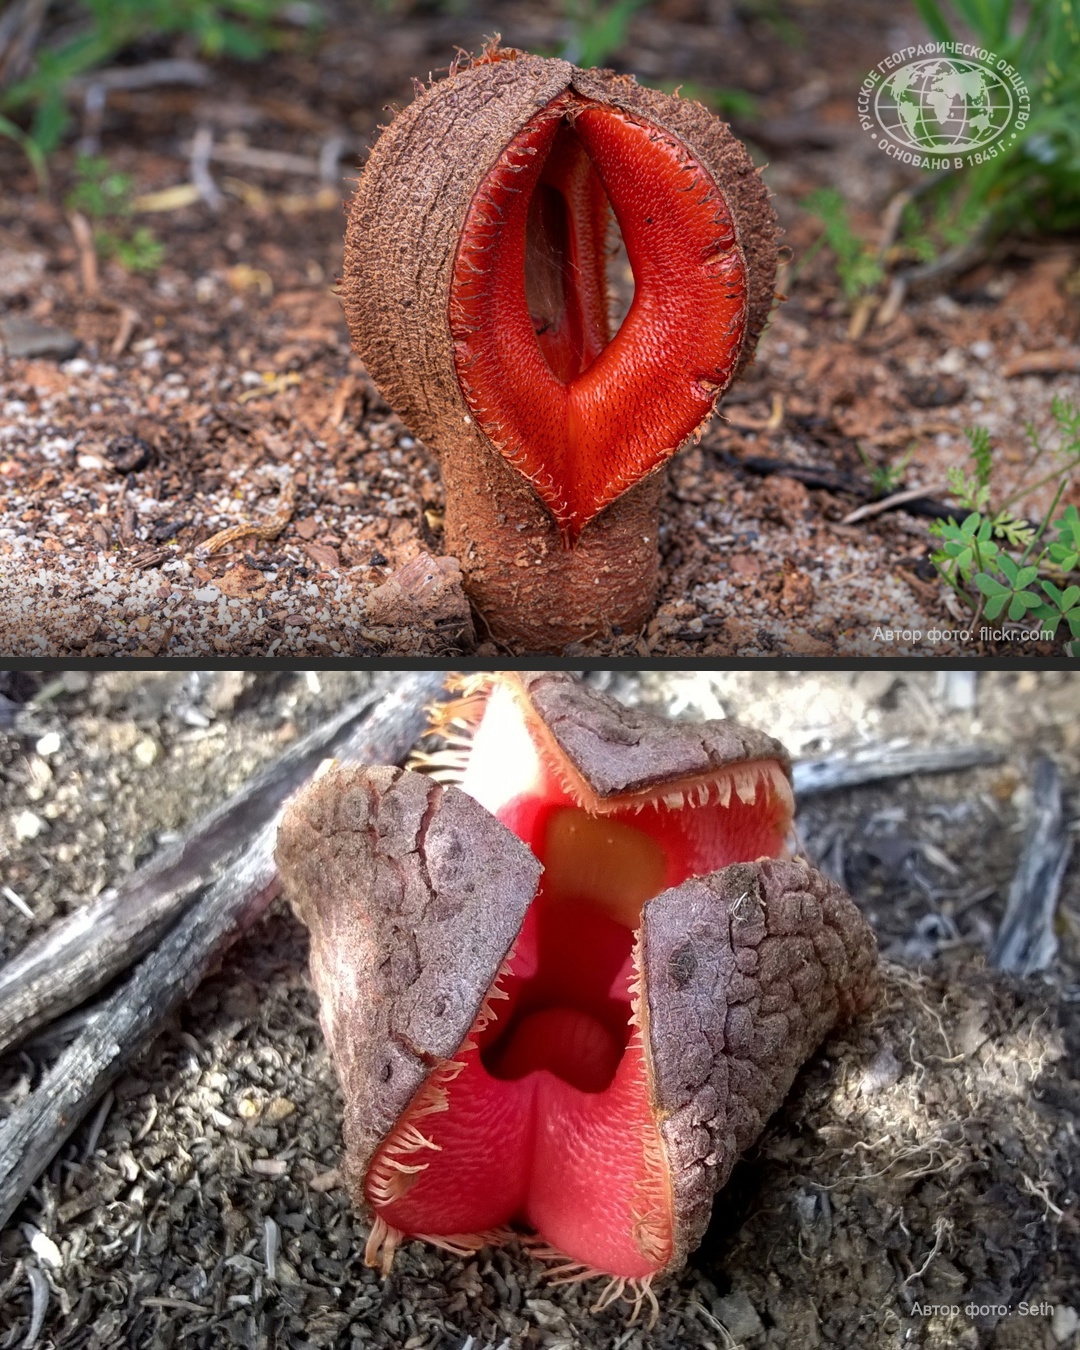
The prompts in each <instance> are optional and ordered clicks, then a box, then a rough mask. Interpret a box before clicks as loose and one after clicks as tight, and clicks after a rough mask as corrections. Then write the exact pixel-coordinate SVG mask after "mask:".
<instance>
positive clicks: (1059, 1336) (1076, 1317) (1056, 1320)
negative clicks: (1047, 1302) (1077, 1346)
mask: <svg viewBox="0 0 1080 1350" xmlns="http://www.w3.org/2000/svg"><path fill="white" fill-rule="evenodd" d="M1078 1330H1080V1313H1077V1311H1076V1309H1075V1308H1073V1307H1071V1306H1070V1305H1069V1304H1068V1303H1061V1304H1059V1305H1058V1306H1057V1307H1056V1308H1055V1309H1054V1317H1053V1321H1052V1322H1051V1323H1050V1334H1051V1336H1053V1338H1054V1340H1055V1341H1057V1343H1058V1345H1066V1344H1067V1343H1068V1342H1069V1341H1070V1340H1071V1339H1072V1337H1073V1336H1075V1335H1076V1333H1077V1331H1078Z"/></svg>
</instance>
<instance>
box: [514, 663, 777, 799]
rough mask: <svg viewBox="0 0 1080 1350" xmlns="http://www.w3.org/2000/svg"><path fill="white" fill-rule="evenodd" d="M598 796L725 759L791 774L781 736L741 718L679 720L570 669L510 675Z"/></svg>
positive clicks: (685, 774)
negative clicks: (767, 764)
mask: <svg viewBox="0 0 1080 1350" xmlns="http://www.w3.org/2000/svg"><path fill="white" fill-rule="evenodd" d="M511 679H512V680H515V681H517V682H519V683H520V685H521V687H522V688H523V689H524V691H525V693H526V695H527V696H528V699H529V702H530V703H531V704H532V707H533V709H534V710H535V712H536V714H537V716H538V717H539V718H540V720H541V721H542V722H543V723H544V725H545V726H546V727H547V729H548V730H549V731H550V732H551V734H552V736H553V737H554V738H555V741H556V743H557V744H558V746H559V749H560V750H561V751H562V752H563V754H565V755H566V757H567V759H569V760H570V762H571V763H572V764H573V766H574V767H575V768H576V769H577V771H578V772H579V773H580V774H581V776H582V777H583V778H584V779H585V781H586V782H587V783H588V784H589V786H590V787H591V788H592V789H593V791H594V792H595V793H596V794H597V796H599V797H615V796H619V795H620V794H621V793H624V792H638V791H641V790H642V789H646V788H650V787H653V786H662V785H663V784H665V783H674V782H677V781H678V780H679V779H683V778H696V777H699V776H700V775H702V774H708V773H710V772H712V771H713V770H715V769H719V768H722V767H723V766H724V765H726V764H739V763H743V762H745V761H747V760H755V759H774V760H776V762H777V763H778V764H779V765H780V767H781V768H782V769H783V771H784V773H785V774H787V776H788V777H789V778H790V777H791V761H790V760H789V758H788V754H787V751H786V750H785V749H784V747H783V746H782V745H781V744H780V742H779V741H776V740H773V738H772V737H771V736H766V735H765V733H764V732H763V731H755V730H754V729H753V728H752V727H744V726H740V725H739V723H738V722H731V721H726V720H725V721H711V722H672V721H670V720H669V719H668V718H666V717H658V716H656V715H655V714H653V713H648V712H644V711H643V710H641V709H639V708H627V707H626V706H625V705H624V704H622V703H619V702H618V701H617V700H616V699H613V698H609V697H608V695H607V694H602V693H600V692H599V691H598V690H596V689H590V688H589V686H588V685H586V684H582V683H581V681H580V680H577V679H575V678H574V676H572V675H570V674H568V673H562V672H554V671H551V672H549V671H541V672H533V673H526V674H523V675H519V676H513V677H511Z"/></svg>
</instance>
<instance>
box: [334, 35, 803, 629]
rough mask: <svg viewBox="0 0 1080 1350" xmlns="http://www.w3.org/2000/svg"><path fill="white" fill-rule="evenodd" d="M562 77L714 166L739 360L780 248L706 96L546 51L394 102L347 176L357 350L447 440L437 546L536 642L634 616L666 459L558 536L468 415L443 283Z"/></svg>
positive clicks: (428, 437) (405, 410)
mask: <svg viewBox="0 0 1080 1350" xmlns="http://www.w3.org/2000/svg"><path fill="white" fill-rule="evenodd" d="M570 87H572V88H574V89H575V90H577V91H578V92H580V93H581V94H583V95H584V96H585V97H588V98H592V99H596V100H598V101H600V102H604V103H611V104H614V105H615V106H617V107H620V108H623V109H625V110H626V111H628V112H631V113H636V114H637V115H639V116H642V117H646V118H649V119H651V120H653V121H655V122H656V123H657V124H659V125H660V126H662V127H665V128H666V129H668V130H670V131H671V132H672V133H674V134H675V135H676V136H678V137H679V138H680V139H681V140H682V141H683V142H684V143H685V144H686V145H687V147H688V148H689V149H690V150H691V152H692V153H693V154H694V155H696V156H697V157H698V158H699V159H700V160H701V162H702V163H703V164H704V165H705V166H706V167H707V168H708V169H709V170H710V172H711V173H712V175H713V177H714V179H715V180H716V182H717V184H718V186H719V187H720V189H721V191H722V192H723V193H724V195H725V197H726V198H727V200H728V204H729V206H730V208H731V210H732V214H733V216H734V219H735V224H736V232H737V234H738V237H739V244H740V247H741V248H742V250H743V253H744V256H745V257H746V261H747V264H748V267H749V270H750V273H751V277H750V314H749V322H748V329H747V337H746V341H745V344H744V348H743V354H742V357H741V363H745V361H747V360H748V359H749V358H750V356H751V354H752V352H753V348H754V345H755V342H756V339H757V335H758V334H759V333H760V331H761V328H762V327H763V325H764V323H765V320H766V318H767V316H768V312H769V308H770V305H771V303H772V297H773V285H774V281H775V273H776V251H777V229H776V217H775V214H774V213H773V211H772V208H771V207H770V206H769V203H768V194H767V192H766V190H765V187H764V185H763V184H762V182H761V180H760V178H759V176H758V174H757V171H756V170H755V169H754V168H753V165H752V164H751V161H750V158H749V156H748V155H747V153H746V150H745V148H744V147H743V146H742V145H741V143H740V142H739V141H738V140H737V139H736V138H735V137H734V136H733V135H732V134H731V131H730V129H729V128H728V127H727V126H726V125H724V124H723V123H720V122H719V121H718V120H717V119H716V118H715V117H714V116H713V115H712V114H711V113H709V112H708V111H707V110H706V109H704V108H702V107H701V106H700V105H699V104H695V103H690V102H687V101H685V100H682V99H677V98H674V97H672V96H671V95H668V94H662V93H659V92H657V91H656V90H652V89H644V88H639V87H638V86H637V85H636V84H635V83H634V81H633V80H632V79H630V78H629V77H626V76H615V75H613V74H612V73H611V72H605V71H581V70H577V69H576V68H575V67H573V66H571V65H570V64H569V63H568V62H566V61H560V60H556V59H546V58H542V57H535V56H527V55H518V56H517V57H516V58H515V59H507V60H499V61H494V62H489V63H482V64H477V65H473V66H468V67H466V68H464V69H462V70H459V71H457V72H455V73H453V74H451V75H450V76H449V78H447V79H446V80H443V81H440V82H439V83H437V84H434V85H432V86H430V87H429V88H428V89H426V90H424V92H423V93H422V94H421V95H420V96H419V97H418V98H417V99H416V101H415V102H413V103H412V104H410V105H409V107H408V108H406V109H405V110H404V111H403V112H401V113H399V114H398V116H397V117H395V118H394V120H393V122H392V123H391V124H390V126H389V127H388V128H387V129H386V130H385V131H384V133H383V134H382V136H381V137H380V138H379V140H378V141H377V142H376V144H375V147H374V149H373V150H372V152H371V156H370V158H369V159H368V162H367V165H366V167H365V169H364V172H363V174H362V176H361V178H360V182H359V185H358V187H357V192H356V196H355V198H354V200H353V203H352V207H351V210H350V213H349V223H348V229H347V232H346V237H345V269H344V277H343V283H342V301H343V304H344V308H345V314H346V317H347V319H348V322H349V329H350V333H351V335H352V341H353V346H354V348H355V350H356V352H357V353H358V354H359V356H360V358H361V359H362V360H363V362H364V364H365V365H366V366H367V368H368V371H369V372H370V374H371V376H372V378H373V379H374V380H375V382H376V384H377V385H378V386H379V388H380V390H381V391H382V393H383V395H384V396H385V398H386V400H387V402H388V403H390V405H391V406H392V407H393V408H394V409H395V410H396V411H397V412H398V413H399V414H400V416H401V417H402V418H403V419H404V421H405V422H406V423H407V424H408V425H409V427H410V428H411V429H412V430H413V431H415V432H416V433H417V435H419V436H420V438H421V439H422V440H423V441H425V442H426V443H427V444H428V445H429V446H430V447H431V448H432V449H434V450H436V451H437V452H438V454H439V458H440V461H441V465H442V474H443V481H444V484H445V487H446V519H445V532H446V533H445V538H446V549H447V552H449V553H451V554H454V555H455V556H456V557H457V558H458V560H459V561H460V563H461V567H462V572H463V574H464V577H465V587H466V591H467V592H468V594H469V596H470V598H471V599H472V601H473V603H474V604H475V605H476V607H477V609H478V610H479V612H480V614H481V615H482V616H483V618H484V620H485V622H486V623H487V625H488V628H489V630H490V632H491V633H492V635H493V636H495V637H498V638H501V639H504V640H506V641H508V642H511V643H513V644H514V645H515V647H517V648H518V649H521V650H524V651H538V652H548V651H553V650H560V649H561V648H562V647H563V646H565V645H566V644H567V643H568V642H572V641H575V640H578V639H583V638H586V637H588V636H590V635H592V634H596V633H601V632H604V631H605V630H606V629H608V628H609V627H610V626H611V625H613V624H617V625H619V626H621V627H622V628H623V629H624V630H627V631H632V630H633V629H636V628H639V627H640V626H641V625H642V624H643V623H644V622H645V620H646V619H647V617H648V615H649V613H650V611H651V610H652V607H653V604H654V601H655V595H656V586H657V578H658V568H659V559H658V552H657V541H656V536H657V526H658V512H659V500H660V493H661V491H662V489H663V474H662V472H660V473H654V474H652V475H651V476H650V477H648V478H646V479H643V480H642V481H641V482H640V483H638V484H637V485H636V486H635V487H633V488H631V489H630V490H629V491H628V492H626V493H624V494H623V496H622V497H620V498H619V499H618V500H617V501H615V502H614V503H613V504H612V506H610V507H609V508H607V510H605V511H604V512H602V513H601V514H600V516H598V517H597V518H596V520H594V521H593V522H592V523H591V524H589V525H588V526H586V528H585V531H584V532H583V534H582V536H581V539H580V541H579V543H578V545H577V547H576V548H575V549H574V550H573V551H567V550H566V549H564V548H563V547H562V545H561V542H560V538H559V531H558V528H557V527H556V525H555V522H554V520H553V519H552V517H551V516H550V515H549V513H548V511H547V510H546V509H545V507H544V506H543V504H542V503H541V501H540V499H539V498H538V497H537V495H536V493H535V492H534V491H533V489H532V487H531V485H530V484H529V482H528V481H527V480H526V479H525V478H523V477H522V476H521V474H519V473H517V472H516V470H514V469H513V468H511V466H510V465H509V464H507V462H506V461H505V460H504V459H503V457H502V455H500V454H499V453H498V451H497V450H495V449H494V447H493V446H492V445H491V443H490V441H488V439H487V437H486V436H485V435H484V434H483V432H481V431H480V430H479V428H478V427H477V426H476V425H475V423H474V421H473V419H472V416H471V414H470V412H469V409H468V407H467V406H466V403H465V400H464V398H463V397H462V393H461V389H460V387H459V384H458V378H457V373H456V370H455V367H454V353H453V345H452V341H451V336H450V326H449V317H448V306H449V297H450V285H451V280H452V276H453V271H454V262H455V256H456V249H457V245H458V241H459V239H460V237H461V233H462V229H463V227H464V223H465V217H466V213H467V211H468V208H469V205H470V203H471V201H472V198H473V194H474V193H475V191H476V189H477V187H478V186H479V185H480V183H481V182H482V180H483V179H484V177H485V176H486V175H487V173H488V172H489V171H490V169H491V168H492V166H493V165H494V163H495V161H496V160H497V159H498V158H499V156H500V154H501V153H502V151H503V150H504V149H505V147H506V146H507V145H508V144H509V143H510V142H511V141H512V140H513V138H514V136H515V135H516V134H517V132H518V131H520V129H521V128H522V127H523V126H524V124H525V123H526V122H527V121H528V120H529V119H530V118H531V117H532V116H533V115H534V114H535V113H537V112H538V111H539V110H540V109H541V108H543V107H544V106H545V105H546V104H548V103H550V102H551V100H552V99H553V98H555V97H556V96H557V95H558V94H560V93H562V92H563V91H564V90H566V89H567V88H570ZM675 448H676V447H672V449H673V450H674V449H675Z"/></svg>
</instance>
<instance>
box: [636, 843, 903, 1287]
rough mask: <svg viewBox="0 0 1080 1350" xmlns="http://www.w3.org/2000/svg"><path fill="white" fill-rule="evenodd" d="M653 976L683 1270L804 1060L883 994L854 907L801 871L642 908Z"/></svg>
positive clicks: (656, 1063)
mask: <svg viewBox="0 0 1080 1350" xmlns="http://www.w3.org/2000/svg"><path fill="white" fill-rule="evenodd" d="M642 965H643V968H644V971H645V979H644V988H645V993H646V996H647V1000H648V1027H649V1041H650V1049H651V1054H652V1065H653V1072H654V1075H655V1091H656V1099H657V1104H658V1107H659V1109H660V1111H661V1112H662V1124H661V1133H662V1135H663V1138H664V1143H665V1146H666V1149H667V1155H668V1163H669V1166H670V1169H671V1177H672V1183H673V1200H674V1211H675V1222H674V1232H675V1235H676V1244H677V1250H676V1251H675V1253H674V1254H673V1264H674V1265H680V1264H681V1263H682V1260H683V1259H684V1258H685V1256H686V1254H687V1252H689V1251H691V1250H693V1248H694V1247H696V1246H697V1244H698V1243H699V1242H700V1240H701V1237H702V1235H703V1234H704V1232H705V1229H706V1227H707V1225H708V1222H709V1215H710V1213H711V1210H712V1202H713V1196H714V1195H715V1194H716V1193H717V1192H718V1191H719V1190H720V1189H721V1188H722V1187H723V1186H724V1185H725V1184H726V1182H727V1180H728V1177H729V1176H730V1174H731V1169H732V1167H733V1166H734V1165H735V1162H736V1160H737V1159H738V1157H739V1154H740V1153H742V1152H743V1151H744V1150H745V1149H746V1148H748V1147H749V1146H750V1144H751V1143H753V1141H754V1140H755V1139H756V1138H757V1136H758V1135H759V1134H760V1133H761V1130H762V1129H763V1127H764V1125H765V1122H766V1120H768V1118H769V1116H770V1115H772V1113H773V1112H774V1111H775V1110H777V1108H778V1107H779V1106H780V1104H781V1102H782V1101H783V1100H784V1097H785V1096H786V1095H787V1093H788V1091H789V1089H790V1087H791V1084H792V1083H793V1082H794V1079H795V1075H796V1074H797V1073H798V1071H799V1069H800V1068H801V1066H802V1065H803V1063H804V1062H805V1061H806V1060H807V1059H808V1058H809V1057H810V1056H811V1055H812V1054H813V1052H814V1050H815V1049H816V1048H817V1046H818V1045H819V1044H820V1043H821V1041H822V1040H824V1038H825V1037H826V1036H827V1035H828V1033H829V1032H830V1031H831V1030H832V1028H833V1027H834V1026H835V1025H836V1024H837V1023H838V1022H839V1021H842V1020H846V1019H848V1018H850V1017H853V1016H855V1015H856V1014H857V1013H859V1012H862V1011H864V1010H865V1009H867V1008H869V1007H870V1006H871V1004H872V1003H873V1001H874V998H875V997H876V993H877V952H876V948H875V943H874V938H873V934H872V933H871V931H870V929H869V927H868V926H867V924H866V921H865V920H864V919H863V917H862V915H861V914H860V913H859V911H858V909H857V908H856V906H855V905H854V903H853V902H852V900H851V899H850V897H849V896H847V895H846V894H845V893H844V891H842V890H841V889H840V887H839V886H837V885H836V884H835V883H834V882H832V881H830V880H829V879H828V878H827V877H825V876H823V875H822V874H821V873H820V872H817V871H815V870H814V869H813V868H811V867H808V866H807V865H806V864H805V863H803V862H800V861H798V860H789V859H762V860H760V861H758V862H754V863H733V864H732V865H731V866H729V867H725V868H723V869H722V870H721V871H719V872H714V873H713V874H712V875H711V876H708V877H700V878H694V879H692V880H689V881H684V882H683V883H682V885H681V886H676V887H674V888H673V889H671V890H669V891H665V892H664V893H663V894H662V895H658V896H657V897H656V898H655V899H653V900H650V901H649V902H648V903H647V904H646V905H645V907H644V911H643V935H642Z"/></svg>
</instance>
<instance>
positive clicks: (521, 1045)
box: [366, 685, 792, 1279]
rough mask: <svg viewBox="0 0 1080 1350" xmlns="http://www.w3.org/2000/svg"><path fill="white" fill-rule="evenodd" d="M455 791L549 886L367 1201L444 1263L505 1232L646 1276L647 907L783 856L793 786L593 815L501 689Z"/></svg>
mask: <svg viewBox="0 0 1080 1350" xmlns="http://www.w3.org/2000/svg"><path fill="white" fill-rule="evenodd" d="M462 787H463V788H464V790H465V791H467V792H470V793H471V794H472V795H473V796H474V797H476V798H477V799H478V800H479V801H480V802H481V804H482V805H484V806H486V807H487V808H488V809H489V810H490V811H492V812H493V813H494V814H495V815H496V816H498V818H499V819H500V820H501V821H502V822H503V823H504V824H505V825H507V826H508V827H509V828H510V829H511V830H513V831H514V832H515V833H516V834H517V835H518V836H519V837H520V838H521V839H523V840H524V841H525V842H526V843H527V844H528V845H529V847H530V848H531V849H532V850H533V852H534V853H535V854H536V856H537V857H538V858H539V859H540V861H541V862H542V863H543V864H544V868H545V871H544V873H543V876H542V879H541V885H540V889H539V890H538V892H537V895H536V898H535V900H534V901H533V903H532V906H531V907H530V909H529V912H528V914H527V916H526V919H525V923H524V925H523V928H522V931H521V933H520V935H519V937H518V940H517V942H516V943H515V945H514V948H513V950H512V952H511V953H510V955H509V956H508V958H507V960H506V961H505V962H504V963H503V967H502V969H501V971H500V973H499V975H498V977H497V978H496V980H495V983H494V985H493V986H492V988H491V989H490V990H489V992H488V995H487V998H486V1000H485V1002H484V1005H483V1007H482V1009H481V1011H480V1014H479V1016H478V1017H477V1019H476V1021H475V1022H474V1024H473V1027H472V1028H471V1030H470V1032H469V1035H468V1037H467V1038H466V1040H465V1041H464V1042H463V1044H462V1045H461V1047H460V1048H459V1050H458V1052H457V1053H456V1054H455V1055H454V1057H453V1058H452V1059H450V1060H447V1061H443V1062H442V1063H440V1064H438V1065H435V1066H433V1071H432V1073H431V1075H430V1077H429V1078H428V1080H427V1081H426V1082H425V1084H424V1086H423V1087H422V1088H421V1089H420V1091H419V1092H418V1093H417V1095H416V1097H415V1098H414V1099H413V1101H412V1103H411V1104H410V1105H409V1107H408V1109H407V1110H406V1111H405V1113H404V1114H403V1115H402V1117H401V1118H400V1119H399V1120H398V1122H397V1123H396V1125H395V1127H394V1129H393V1131H392V1132H391V1134H390V1135H389V1136H388V1137H387V1139H386V1140H384V1142H383V1144H382V1145H381V1147H380V1148H379V1150H378V1152H377V1154H376V1156H375V1158H374V1160H373V1162H372V1165H371V1168H370V1169H369V1172H368V1176H367V1181H366V1192H367V1197H368V1199H369V1201H370V1203H371V1204H372V1206H373V1207H374V1209H375V1211H376V1214H377V1216H378V1217H379V1218H380V1219H381V1220H382V1221H383V1222H384V1223H385V1224H386V1225H389V1226H390V1227H391V1228H393V1229H397V1230H400V1231H401V1232H402V1233H406V1234H415V1235H419V1236H423V1237H426V1238H428V1239H429V1240H434V1241H437V1242H440V1243H442V1245H449V1246H450V1247H451V1249H467V1248H469V1247H475V1246H476V1245H478V1244H479V1241H481V1240H482V1239H483V1236H484V1234H485V1233H490V1232H491V1231H492V1230H499V1229H503V1228H505V1227H506V1226H507V1225H510V1224H516V1225H519V1226H527V1227H529V1228H531V1229H534V1230H535V1231H536V1233H537V1234H538V1241H540V1242H542V1243H543V1244H544V1245H545V1248H546V1251H547V1254H549V1255H554V1254H558V1255H561V1256H565V1258H566V1259H567V1262H568V1265H567V1267H566V1269H570V1268H571V1267H575V1268H576V1267H582V1268H584V1270H585V1271H586V1272H588V1273H596V1272H606V1273H608V1274H611V1275H614V1276H617V1277H619V1278H626V1279H642V1278H647V1277H648V1276H650V1275H652V1274H654V1273H655V1272H656V1271H658V1270H660V1269H662V1268H663V1267H664V1265H665V1264H666V1262H667V1261H668V1259H669V1257H670V1254H671V1249H672V1241H671V1234H672V1214H671V1195H670V1184H669V1179H668V1172H667V1165H666V1161H665V1157H664V1151H663V1146H662V1142H661V1136H660V1131H659V1125H658V1121H657V1118H656V1111H655V1106H654V1093H653V1091H652V1086H651V1067H650V1063H649V1058H648V1054H647V1051H646V1049H645V1046H644V1044H643V1040H642V1035H643V1027H642V1024H641V1018H642V1004H641V1000H640V999H639V971H638V967H637V961H636V938H637V930H638V928H639V926H640V923H641V909H642V905H643V904H644V902H645V901H647V900H648V899H650V898H651V897H652V896H654V895H657V894H659V893H660V892H661V891H663V890H665V889H667V888H668V887H671V886H675V885H677V884H678V883H680V882H681V881H683V880H685V879H686V878H687V877H688V876H692V875H700V874H703V873H707V872H711V871H714V870H716V869H717V868H720V867H724V866H726V865H727V864H729V863H732V862H740V861H750V860H753V859H755V858H759V857H762V856H770V857H775V856H777V855H778V854H779V853H780V852H781V850H782V848H783V846H784V841H785V838H786V835H787V830H788V826H789V824H790V820H791V812H792V800H791V793H790V789H789V787H788V783H787V779H786V778H785V776H784V774H783V772H782V771H781V769H780V767H779V765H778V764H777V763H776V762H775V761H772V760H758V761H754V762H751V763H747V764H740V765H736V766H732V767H731V768H729V769H726V770H720V771H718V772H717V773H716V774H714V775H712V776H711V777H707V778H699V779H695V780H692V781H686V782H682V783H674V784H672V783H668V784H665V785H664V788H663V795H662V796H659V797H657V796H654V795H649V794H648V793H638V794H633V795H627V796H623V797H617V798H611V799H608V800H606V801H601V800H599V799H598V798H597V797H596V796H595V794H594V793H592V792H591V791H590V790H589V789H588V787H587V785H585V784H584V782H583V781H582V780H580V778H579V777H578V776H577V775H576V773H575V772H574V771H573V769H572V768H571V767H570V766H568V764H567V763H566V761H565V759H564V758H562V757H561V756H560V755H559V754H558V752H557V748H556V747H555V746H554V742H553V741H552V740H551V737H550V733H549V732H548V731H547V729H546V728H545V727H543V725H542V724H540V723H539V722H538V721H537V720H536V719H535V718H530V716H529V712H528V708H527V706H526V704H525V702H524V701H523V699H522V698H521V697H519V695H518V694H517V693H516V692H515V691H514V690H512V689H511V688H509V687H507V686H503V685H496V687H495V688H494V690H493V692H492V694H491V696H490V698H489V700H488V703H487V707H486V710H485V713H484V717H483V720H482V722H481V724H480V726H479V728H478V730H477V732H476V735H475V739H474V744H473V749H472V753H471V755H470V758H469V764H468V768H467V770H466V774H465V778H464V781H463V783H462ZM380 1231H381V1230H380Z"/></svg>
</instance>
